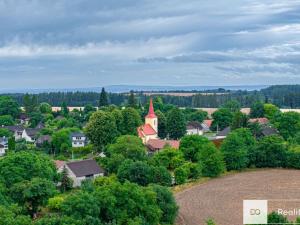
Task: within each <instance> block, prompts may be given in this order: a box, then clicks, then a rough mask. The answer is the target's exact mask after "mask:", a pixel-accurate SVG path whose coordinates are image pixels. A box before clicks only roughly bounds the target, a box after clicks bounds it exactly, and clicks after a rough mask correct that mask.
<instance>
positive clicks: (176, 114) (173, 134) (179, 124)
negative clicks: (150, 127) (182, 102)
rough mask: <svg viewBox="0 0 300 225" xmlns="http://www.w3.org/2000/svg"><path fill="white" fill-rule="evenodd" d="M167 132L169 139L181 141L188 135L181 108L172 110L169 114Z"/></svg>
mask: <svg viewBox="0 0 300 225" xmlns="http://www.w3.org/2000/svg"><path fill="white" fill-rule="evenodd" d="M167 130H168V134H169V137H170V138H172V139H179V138H181V137H183V136H184V135H185V133H186V121H185V118H184V115H183V113H182V112H181V110H180V109H179V108H173V109H171V110H170V111H169V112H168V114H167Z"/></svg>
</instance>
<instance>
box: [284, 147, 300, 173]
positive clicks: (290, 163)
mask: <svg viewBox="0 0 300 225" xmlns="http://www.w3.org/2000/svg"><path fill="white" fill-rule="evenodd" d="M286 166H287V167H289V168H295V169H300V146H299V145H296V146H292V147H290V149H288V151H287V160H286Z"/></svg>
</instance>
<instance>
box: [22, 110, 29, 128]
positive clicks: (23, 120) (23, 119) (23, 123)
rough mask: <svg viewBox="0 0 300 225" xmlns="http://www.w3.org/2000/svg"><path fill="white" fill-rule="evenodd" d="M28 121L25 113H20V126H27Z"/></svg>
mask: <svg viewBox="0 0 300 225" xmlns="http://www.w3.org/2000/svg"><path fill="white" fill-rule="evenodd" d="M29 121H30V118H29V117H28V116H27V115H26V114H25V113H21V115H20V124H22V125H28V124H29Z"/></svg>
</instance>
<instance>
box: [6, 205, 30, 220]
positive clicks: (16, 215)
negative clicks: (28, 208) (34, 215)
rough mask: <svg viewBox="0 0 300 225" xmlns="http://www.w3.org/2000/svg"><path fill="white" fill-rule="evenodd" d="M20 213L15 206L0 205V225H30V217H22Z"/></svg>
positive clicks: (19, 209) (18, 208)
mask: <svg viewBox="0 0 300 225" xmlns="http://www.w3.org/2000/svg"><path fill="white" fill-rule="evenodd" d="M21 211H22V209H21V208H20V207H18V206H16V205H11V206H9V207H7V206H3V205H0V225H32V222H31V219H30V217H29V216H25V215H22V214H21Z"/></svg>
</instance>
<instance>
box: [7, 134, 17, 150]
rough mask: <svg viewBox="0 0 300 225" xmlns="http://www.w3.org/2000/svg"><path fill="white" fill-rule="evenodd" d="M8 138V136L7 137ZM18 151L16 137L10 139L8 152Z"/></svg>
mask: <svg viewBox="0 0 300 225" xmlns="http://www.w3.org/2000/svg"><path fill="white" fill-rule="evenodd" d="M6 137H7V136H6ZM15 149H16V141H15V138H14V137H9V138H8V150H9V151H14V150H15Z"/></svg>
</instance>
